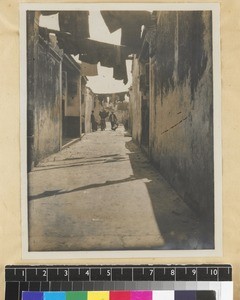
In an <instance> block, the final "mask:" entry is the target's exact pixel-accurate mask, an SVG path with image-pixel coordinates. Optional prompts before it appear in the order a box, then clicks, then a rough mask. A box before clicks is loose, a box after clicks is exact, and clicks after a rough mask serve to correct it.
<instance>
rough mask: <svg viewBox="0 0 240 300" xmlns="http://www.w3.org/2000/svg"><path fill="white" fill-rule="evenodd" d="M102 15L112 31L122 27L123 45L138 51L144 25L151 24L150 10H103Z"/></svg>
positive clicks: (135, 51)
mask: <svg viewBox="0 0 240 300" xmlns="http://www.w3.org/2000/svg"><path fill="white" fill-rule="evenodd" d="M101 15H102V17H103V19H104V21H105V24H106V26H107V27H108V29H109V31H110V32H111V33H112V32H114V31H116V30H118V29H120V28H121V29H122V37H121V45H125V46H127V47H129V48H131V52H132V53H137V52H138V50H139V49H140V47H141V43H142V41H141V28H142V25H145V26H148V25H149V24H150V22H151V13H150V12H148V11H101Z"/></svg>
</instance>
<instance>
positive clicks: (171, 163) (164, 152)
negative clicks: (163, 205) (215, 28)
mask: <svg viewBox="0 0 240 300" xmlns="http://www.w3.org/2000/svg"><path fill="white" fill-rule="evenodd" d="M150 80H151V84H150V142H149V143H150V156H151V159H152V160H153V161H154V162H155V163H156V165H157V166H158V168H159V169H160V171H161V173H162V174H163V175H164V176H165V178H166V179H167V180H168V182H170V183H171V185H172V186H173V187H174V188H175V189H176V191H177V192H178V193H179V194H180V195H181V196H182V197H183V198H184V200H185V201H186V202H187V203H188V205H189V206H191V207H192V208H193V209H194V210H195V211H196V212H197V213H201V214H202V215H205V216H209V217H210V216H212V214H213V194H214V183H213V87H212V82H213V81H212V40H211V13H210V12H207V11H205V12H159V13H158V24H157V37H156V54H155V56H154V57H153V58H152V59H151V67H150Z"/></svg>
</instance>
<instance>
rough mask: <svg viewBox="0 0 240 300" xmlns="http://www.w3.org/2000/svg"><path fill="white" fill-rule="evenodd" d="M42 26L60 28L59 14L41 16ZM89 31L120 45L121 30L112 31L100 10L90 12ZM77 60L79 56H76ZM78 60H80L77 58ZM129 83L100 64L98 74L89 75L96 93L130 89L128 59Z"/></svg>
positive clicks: (92, 35) (129, 77)
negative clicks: (124, 82) (116, 76)
mask: <svg viewBox="0 0 240 300" xmlns="http://www.w3.org/2000/svg"><path fill="white" fill-rule="evenodd" d="M39 24H40V26H42V27H47V28H49V29H54V30H59V24H58V14H56V15H51V16H41V17H40V22H39ZM89 31H90V38H91V39H93V40H95V41H99V42H105V43H110V44H115V45H120V39H121V30H120V29H119V30H117V31H115V32H113V33H110V32H109V30H108V28H107V26H106V24H105V23H104V20H103V18H102V16H101V13H100V12H99V11H90V13H89ZM74 58H75V60H77V56H76V57H74ZM77 61H78V60H77ZM127 73H128V81H129V82H128V83H127V84H126V85H124V84H123V82H122V81H120V80H115V79H114V78H113V69H112V68H105V67H101V66H100V64H98V76H94V77H88V83H87V85H88V86H89V87H90V88H91V89H92V90H93V92H95V93H114V92H122V91H126V90H128V88H129V87H130V85H131V84H132V74H131V61H127Z"/></svg>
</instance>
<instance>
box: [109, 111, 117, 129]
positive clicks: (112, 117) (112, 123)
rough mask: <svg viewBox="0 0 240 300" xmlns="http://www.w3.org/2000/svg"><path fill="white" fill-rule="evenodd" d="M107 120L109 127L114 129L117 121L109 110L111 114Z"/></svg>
mask: <svg viewBox="0 0 240 300" xmlns="http://www.w3.org/2000/svg"><path fill="white" fill-rule="evenodd" d="M109 121H110V122H111V129H112V130H116V129H117V128H118V122H117V117H116V115H115V113H114V112H113V111H112V112H111V115H110V116H109Z"/></svg>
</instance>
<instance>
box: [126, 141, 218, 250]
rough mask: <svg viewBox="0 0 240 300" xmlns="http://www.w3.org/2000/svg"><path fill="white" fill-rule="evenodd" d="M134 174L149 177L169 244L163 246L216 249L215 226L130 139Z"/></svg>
mask: <svg viewBox="0 0 240 300" xmlns="http://www.w3.org/2000/svg"><path fill="white" fill-rule="evenodd" d="M125 145H126V148H127V149H128V150H129V152H130V153H129V154H128V155H129V159H130V162H131V166H132V169H133V174H134V178H136V179H143V178H145V179H147V180H145V185H146V187H147V190H148V193H149V197H150V199H151V202H152V207H153V211H154V214H155V218H156V222H157V224H158V227H159V232H161V234H162V236H163V238H164V241H165V245H164V246H163V247H162V248H161V249H175V250H189V249H214V234H213V232H214V227H213V225H212V224H211V222H206V220H204V218H200V217H199V216H197V215H196V214H195V213H194V212H193V211H192V210H191V209H190V208H189V207H188V206H187V205H186V204H185V203H184V201H183V199H182V198H181V197H180V196H178V195H177V194H176V193H175V191H173V189H172V187H171V186H170V185H169V184H168V183H167V182H166V181H165V180H164V179H163V177H162V176H161V174H160V173H159V171H158V170H157V169H156V168H154V167H153V165H152V164H151V163H150V161H149V160H148V158H147V157H146V156H144V155H143V154H142V152H141V150H140V148H139V147H138V146H137V145H136V144H135V143H134V142H133V141H132V140H131V141H129V142H126V144H125Z"/></svg>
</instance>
